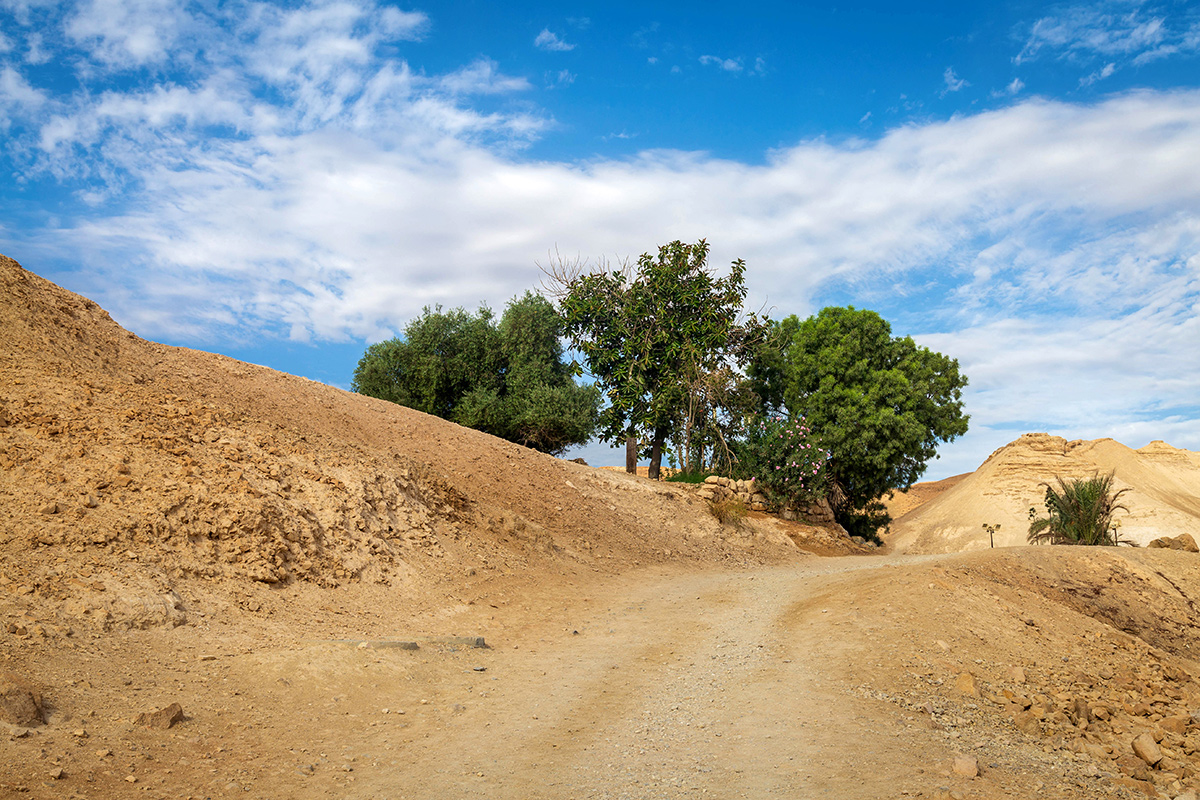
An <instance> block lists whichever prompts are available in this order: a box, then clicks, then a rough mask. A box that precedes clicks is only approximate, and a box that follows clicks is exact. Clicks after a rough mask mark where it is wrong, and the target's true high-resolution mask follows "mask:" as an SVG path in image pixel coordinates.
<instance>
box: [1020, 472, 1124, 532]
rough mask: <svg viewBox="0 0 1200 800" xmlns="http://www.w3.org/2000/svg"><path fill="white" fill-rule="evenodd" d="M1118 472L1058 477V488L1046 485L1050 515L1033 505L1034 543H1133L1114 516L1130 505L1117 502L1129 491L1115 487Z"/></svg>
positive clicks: (1031, 511)
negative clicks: (1124, 535) (1124, 533)
mask: <svg viewBox="0 0 1200 800" xmlns="http://www.w3.org/2000/svg"><path fill="white" fill-rule="evenodd" d="M1113 477H1114V473H1111V472H1110V473H1108V474H1107V475H1093V476H1092V477H1090V478H1075V479H1072V480H1069V481H1064V480H1063V479H1062V478H1061V477H1057V476H1056V478H1055V480H1056V481H1057V482H1058V486H1057V488H1056V487H1054V486H1051V485H1050V484H1048V483H1043V484H1042V485H1043V486H1045V487H1046V499H1045V505H1046V512H1047V513H1046V516H1044V517H1038V516H1037V509H1036V508H1031V509H1029V519H1030V523H1029V535H1028V537H1027V540H1028V541H1029V543H1030V544H1083V545H1118V544H1133V542H1131V541H1129V540H1127V539H1123V538H1121V536H1120V534H1119V533H1118V529H1119V524H1118V523H1117V521H1116V520H1115V519H1113V514H1115V513H1116V511H1117V510H1118V509H1120V510H1122V511H1128V510H1129V509H1128V508H1126V507H1125V506H1123V505H1121V504H1120V503H1118V502H1117V500H1119V499H1120V497H1121V495H1123V494H1125V492H1127V491H1129V490H1128V489H1121V490H1119V491H1114V490H1113Z"/></svg>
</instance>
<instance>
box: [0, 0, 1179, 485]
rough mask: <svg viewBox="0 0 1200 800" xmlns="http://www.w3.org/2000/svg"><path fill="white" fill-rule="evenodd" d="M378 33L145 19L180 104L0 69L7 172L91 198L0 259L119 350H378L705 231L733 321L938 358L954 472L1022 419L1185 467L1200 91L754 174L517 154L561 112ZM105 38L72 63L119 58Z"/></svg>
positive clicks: (20, 236) (368, 14)
mask: <svg viewBox="0 0 1200 800" xmlns="http://www.w3.org/2000/svg"><path fill="white" fill-rule="evenodd" d="M30 13H31V14H36V13H37V10H36V9H33V10H31V11H30ZM387 13H388V12H387V11H386V9H381V8H377V7H375V6H372V5H369V4H359V5H354V4H346V3H341V4H337V5H336V6H334V5H307V6H300V7H295V8H291V9H290V10H271V11H270V12H269V13H268V12H267V11H263V12H262V15H261V16H259V17H258V18H254V19H251V18H250V17H245V18H243V19H241V20H239V21H238V22H237V23H236V25H237V27H236V34H235V35H232V36H231V35H229V31H228V30H222V31H219V32H213V33H211V34H209V33H204V30H205V29H204V27H203V25H202V24H201V23H200V22H197V21H195V20H189V19H184V20H182V21H179V20H176V24H175V25H174V27H171V26H170V25H162V26H154V30H156V31H167V33H161V34H158V35H161V36H164V37H166V36H177V37H180V36H183V37H196V36H202V37H203V36H208V37H209V38H207V39H204V40H203V41H204V43H205V45H206V47H207V48H208V50H207V56H206V59H205V60H204V61H203V62H199V61H197V62H195V63H189V64H187V65H186V67H179V66H178V65H177V66H176V68H177V69H180V70H182V71H181V72H179V73H178V74H177V76H176V77H177V79H176V80H173V81H171V82H165V81H157V80H154V79H153V78H152V77H146V78H144V79H139V80H130V81H129V82H128V85H127V86H126V87H125V88H122V89H118V88H114V84H113V83H112V82H111V81H108V80H107V79H106V77H105V76H103V75H101V76H99V77H95V78H94V79H91V78H88V77H87V75H86V74H85V75H83V76H82V77H81V81H83V85H84V88H83V89H82V90H80V91H79V92H76V93H70V94H62V93H59V94H55V93H53V92H52V90H51V88H50V87H44V86H40V85H38V84H37V83H36V81H35V79H34V77H33V75H34V74H35V73H34V72H30V71H26V72H23V71H22V69H21V68H20V67H19V66H13V65H9V66H5V67H4V68H3V69H0V109H2V112H0V113H3V114H5V115H6V119H7V120H8V124H9V129H8V131H7V132H6V135H5V136H4V137H0V148H3V149H2V150H0V152H3V153H4V155H5V158H7V159H8V160H7V161H6V166H7V167H8V168H9V169H10V170H11V172H12V174H14V176H16V177H17V178H18V179H20V180H24V181H36V180H46V181H51V182H55V183H56V185H59V186H62V187H66V188H67V189H69V190H71V191H75V192H76V193H77V196H79V197H80V198H81V199H83V200H84V201H86V202H97V203H100V204H99V205H97V207H96V208H94V209H87V208H81V209H76V210H75V211H74V213H73V214H68V215H65V216H64V218H63V220H62V221H61V222H59V223H57V224H56V225H54V226H53V227H50V226H44V227H42V228H40V229H29V230H23V229H19V228H17V227H14V226H9V227H6V228H3V229H0V251H4V252H9V253H32V254H35V257H34V258H32V259H30V258H25V259H24V260H26V261H31V262H32V263H31V264H30V265H31V266H36V263H37V259H36V254H37V253H51V252H52V253H53V254H54V258H55V260H56V261H58V262H62V261H64V260H67V259H69V260H71V261H73V262H75V263H77V264H78V265H79V267H80V272H78V273H76V274H75V276H74V278H73V283H72V288H74V289H76V290H78V291H83V292H85V293H86V294H89V295H90V296H93V297H94V298H95V299H96V300H98V301H99V302H101V303H102V304H103V305H105V307H107V308H109V309H110V310H111V311H112V312H113V314H114V316H116V318H117V319H118V320H120V321H121V322H122V323H124V324H126V325H128V326H130V327H132V328H133V329H134V330H135V331H137V332H138V333H140V334H142V335H146V336H151V337H156V338H163V337H165V338H168V339H172V340H175V341H187V342H189V343H192V344H195V345H211V344H212V343H215V342H229V341H250V340H263V339H271V338H292V339H297V340H304V339H311V340H313V341H355V340H371V341H373V340H376V339H379V338H384V337H386V336H389V335H391V334H393V333H395V332H396V331H398V330H399V329H400V328H401V327H402V326H403V324H404V323H405V321H407V320H408V319H410V318H411V317H412V316H413V315H415V314H417V313H419V311H420V309H421V307H422V306H424V305H427V304H429V305H432V304H436V303H441V304H443V305H445V306H450V307H452V306H456V305H465V306H467V307H472V306H474V305H475V304H477V303H478V302H480V301H486V302H489V303H490V304H491V305H492V306H493V307H500V306H502V305H503V303H504V301H505V300H506V299H507V298H509V297H511V296H512V295H513V294H516V293H517V292H520V291H523V290H524V289H526V288H528V287H531V286H535V285H537V283H538V280H539V278H540V274H539V272H538V270H537V267H536V265H535V261H536V260H538V259H542V260H544V259H545V256H546V252H547V250H549V249H551V248H553V247H554V246H555V245H556V244H557V245H559V246H560V247H561V248H562V249H563V251H564V252H571V253H576V252H578V253H581V254H584V255H592V256H609V257H614V256H618V257H619V256H629V255H637V254H638V253H641V252H644V251H647V250H651V249H653V248H654V247H655V246H656V245H657V244H660V243H663V242H666V241H669V240H671V239H675V238H680V239H685V240H695V239H697V238H700V237H706V238H708V239H709V241H710V242H711V243H712V244H713V248H714V249H713V254H712V256H713V262H714V263H715V264H727V263H728V262H729V261H731V260H732V259H734V258H739V257H740V258H745V259H746V261H747V262H748V264H749V271H748V278H749V285H750V290H751V297H750V299H749V302H750V304H751V305H752V306H754V307H755V308H758V307H760V306H765V307H766V308H768V309H771V310H772V311H773V313H775V314H788V313H797V314H799V315H801V316H804V315H806V314H808V313H811V312H812V311H814V310H816V308H817V307H818V306H819V305H820V304H822V303H823V302H824V301H826V300H828V299H830V298H839V301H840V302H845V300H844V299H842V298H846V297H851V298H854V302H856V304H860V305H868V306H871V307H875V308H877V309H878V310H880V312H881V313H883V314H884V316H885V317H887V318H888V319H891V320H893V322H894V325H895V327H896V330H897V332H899V333H906V334H909V333H911V334H913V335H914V336H916V338H917V339H918V340H919V341H920V342H921V343H922V344H926V345H928V346H931V347H935V348H936V349H938V350H941V351H942V352H946V353H949V354H951V355H954V356H956V357H958V358H959V360H960V362H961V363H962V368H963V371H964V372H965V373H966V374H967V375H968V376H969V377H970V378H971V380H972V383H971V386H970V389H969V392H968V410H969V411H970V412H971V413H972V415H973V424H974V425H975V431H974V433H973V434H972V438H971V442H974V444H971V447H975V448H976V449H974V450H955V449H953V448H952V449H951V451H949V454H948V456H947V458H948V461H950V463H957V462H953V461H952V459H954V458H959V456H956V455H954V453H957V452H963V453H977V452H978V449H977V448H978V447H979V446H981V445H983V446H987V445H994V446H999V444H1003V443H1004V442H1005V441H1007V440H1009V439H1011V438H1013V437H1014V436H1015V435H1016V434H1018V433H1020V432H1022V430H1021V429H1014V428H1013V427H1011V426H1013V425H1020V426H1022V427H1023V428H1024V429H1027V427H1028V426H1041V427H1046V428H1051V432H1054V433H1061V434H1063V435H1070V436H1072V438H1075V437H1078V436H1085V435H1086V436H1090V435H1100V434H1102V433H1106V432H1107V433H1108V435H1111V432H1112V430H1113V426H1115V425H1116V424H1117V423H1118V422H1119V423H1120V424H1122V425H1125V426H1126V427H1125V428H1123V429H1122V430H1128V431H1130V434H1129V435H1131V436H1132V435H1143V434H1146V433H1149V432H1150V431H1151V429H1152V428H1153V423H1154V422H1155V421H1163V420H1167V421H1170V431H1171V437H1172V441H1173V443H1174V444H1177V445H1183V446H1189V447H1197V448H1200V422H1197V420H1196V418H1197V411H1196V409H1195V401H1194V398H1195V397H1196V396H1200V394H1198V393H1200V385H1198V382H1200V377H1198V376H1200V362H1198V361H1197V359H1198V358H1200V355H1198V354H1200V349H1197V348H1196V347H1195V346H1194V343H1195V342H1196V341H1197V334H1200V92H1196V91H1176V92H1149V91H1147V92H1133V93H1126V94H1121V95H1116V96H1112V97H1109V98H1107V99H1105V100H1103V101H1102V102H1097V103H1091V104H1076V103H1064V102H1053V101H1049V100H1044V99H1038V98H1030V99H1024V100H1017V101H1014V102H1013V103H1012V104H1011V105H1007V106H1006V107H1005V108H1002V109H997V110H993V111H988V112H984V113H975V114H970V115H962V116H956V117H954V118H952V119H949V120H946V121H940V122H936V121H935V122H923V123H920V124H917V123H913V124H909V125H906V126H904V127H899V128H895V129H893V130H890V131H887V132H886V133H884V134H882V135H881V136H880V137H879V138H877V139H874V140H871V141H866V140H849V141H843V142H836V141H828V140H813V141H804V142H799V143H796V144H794V145H792V146H789V147H784V148H781V149H778V150H775V151H773V152H771V153H769V154H767V157H766V158H765V159H764V160H762V161H761V162H756V163H743V162H740V161H736V160H728V159H720V158H715V157H712V156H710V155H707V154H704V153H694V152H679V151H670V150H646V151H642V152H639V153H636V154H634V155H632V156H630V157H628V158H620V159H604V158H594V159H591V160H587V161H579V162H575V161H556V160H533V159H530V158H528V157H526V156H524V155H522V152H521V149H520V148H521V146H522V145H523V144H524V143H528V142H529V141H531V140H534V139H536V138H537V137H539V136H541V135H543V134H544V133H545V131H546V130H547V129H548V128H549V126H550V125H552V124H553V123H552V120H550V119H549V118H548V117H547V116H546V115H545V114H544V113H543V112H540V111H539V110H538V109H537V108H536V107H535V106H532V105H531V104H528V102H527V101H526V102H523V103H521V104H519V105H516V106H510V105H507V103H506V98H507V97H509V96H511V95H513V94H514V93H520V92H522V91H525V90H526V89H528V88H529V87H528V83H527V82H526V81H525V80H524V79H523V78H514V77H510V76H507V75H505V74H504V72H503V70H502V69H501V68H500V66H499V65H498V64H496V63H495V62H492V61H490V60H488V59H480V60H478V61H475V62H472V63H469V64H466V65H464V66H462V67H460V68H458V69H456V70H452V71H450V72H447V73H444V74H441V75H427V74H424V73H422V72H420V71H416V70H413V69H410V67H409V65H408V64H407V63H405V62H404V61H403V60H402V59H400V58H398V57H397V56H395V55H394V54H393V53H392V52H391V51H390V50H386V49H385V48H383V45H384V43H386V42H389V41H393V40H394V37H395V36H396V35H410V36H411V35H419V34H418V33H417V31H419V30H420V26H421V25H423V24H424V21H423V18H422V19H420V20H417V19H408V20H407V21H404V20H401V21H400V22H396V23H395V24H394V25H393V29H392V32H391V33H387V32H385V31H383V30H382V27H381V26H380V25H377V24H376V23H378V22H380V20H382V19H383V16H384V15H386V14H387ZM314 15H315V16H314ZM231 24H232V23H231ZM218 34H220V35H218ZM389 37H391V38H389ZM72 41H74V40H72ZM147 41H148V40H147ZM123 42H124V40H116V39H114V40H112V41H108V40H106V39H104V38H103V37H100V36H91V37H82V38H80V39H79V40H78V47H80V48H84V49H83V51H81V52H82V56H83V57H84V60H87V59H91V60H93V61H94V62H95V63H98V64H110V63H112V64H116V63H118V61H119V60H120V59H125V61H122V62H120V63H133V62H132V59H134V58H135V56H134V54H133V53H134V50H131V49H130V47H132V46H133V45H130V44H128V43H123ZM89 48H90V49H89ZM135 49H136V48H135ZM385 50H386V51H385ZM137 52H140V53H142V54H143V56H142V57H144V58H146V59H148V60H147V61H145V62H143V63H151V61H150V60H152V59H153V58H155V57H161V56H154V55H153V51H152V49H148V50H139V51H137ZM110 53H116V54H118V55H117V56H110V55H109V54H110ZM118 56H119V58H118ZM105 58H112V59H117V60H116V61H105V60H104V59H105ZM712 58H715V57H712ZM709 65H710V66H717V67H719V68H722V69H724V68H725V67H724V60H722V61H721V63H716V62H713V63H711V64H709ZM139 74H140V73H139ZM552 74H553V73H552ZM951 75H952V77H953V79H954V80H961V79H959V78H957V76H953V74H952V73H951ZM948 83H949V82H948ZM1013 85H1014V84H1010V86H1013ZM1019 89H1020V87H1019V86H1017V87H1016V89H1014V90H1012V92H1011V93H1013V94H1015V93H1016V92H1017V91H1019ZM864 121H865V119H864ZM613 135H614V136H618V137H619V136H622V135H625V132H624V131H622V132H621V133H620V134H613ZM105 192H109V194H108V195H105V194H104V193H105ZM106 197H107V198H108V199H109V200H110V202H102V201H104V200H105V198H106ZM0 202H3V201H2V200H0ZM66 254H69V255H66ZM1163 424H1166V423H1163ZM1106 426H1107V427H1106ZM989 437H990V438H989ZM1156 438H1167V437H1166V436H1165V435H1164V436H1162V437H1156ZM993 440H997V441H993ZM1128 443H1130V444H1144V442H1128ZM968 444H970V443H968ZM973 457H974V456H963V458H973ZM962 466H963V468H964V469H971V468H974V467H975V466H977V462H976V463H973V464H965V463H964V464H962Z"/></svg>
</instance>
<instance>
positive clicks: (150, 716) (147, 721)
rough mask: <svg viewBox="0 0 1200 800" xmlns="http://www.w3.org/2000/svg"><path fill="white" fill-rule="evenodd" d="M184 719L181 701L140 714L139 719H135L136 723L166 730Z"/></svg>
mask: <svg viewBox="0 0 1200 800" xmlns="http://www.w3.org/2000/svg"><path fill="white" fill-rule="evenodd" d="M182 720H183V707H182V706H180V705H179V703H171V705H169V706H167V707H166V708H160V709H159V710H158V711H151V712H143V713H141V714H138V715H137V719H135V720H134V724H135V725H145V726H146V727H147V728H157V729H158V730H163V731H165V730H167V729H168V728H170V727H171V726H172V725H174V724H175V723H176V722H181V721H182Z"/></svg>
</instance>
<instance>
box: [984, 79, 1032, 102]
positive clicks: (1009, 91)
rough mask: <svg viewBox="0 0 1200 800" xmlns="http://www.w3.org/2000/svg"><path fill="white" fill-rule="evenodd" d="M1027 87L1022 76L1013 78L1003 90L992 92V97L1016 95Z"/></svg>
mask: <svg viewBox="0 0 1200 800" xmlns="http://www.w3.org/2000/svg"><path fill="white" fill-rule="evenodd" d="M1024 88H1025V81H1023V80H1021V79H1020V78H1013V79H1012V80H1011V81H1010V82H1009V83H1008V85H1007V86H1005V87H1004V89H1003V90H1001V91H997V92H992V97H1004V96H1008V97H1015V96H1016V95H1018V94H1020V93H1021V90H1022V89H1024Z"/></svg>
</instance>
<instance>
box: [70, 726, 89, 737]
mask: <svg viewBox="0 0 1200 800" xmlns="http://www.w3.org/2000/svg"><path fill="white" fill-rule="evenodd" d="M71 735H72V736H74V737H75V738H76V739H86V738H87V735H88V732H87V731H86V730H84V729H83V728H76V729H75V730H73V731H71Z"/></svg>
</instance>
